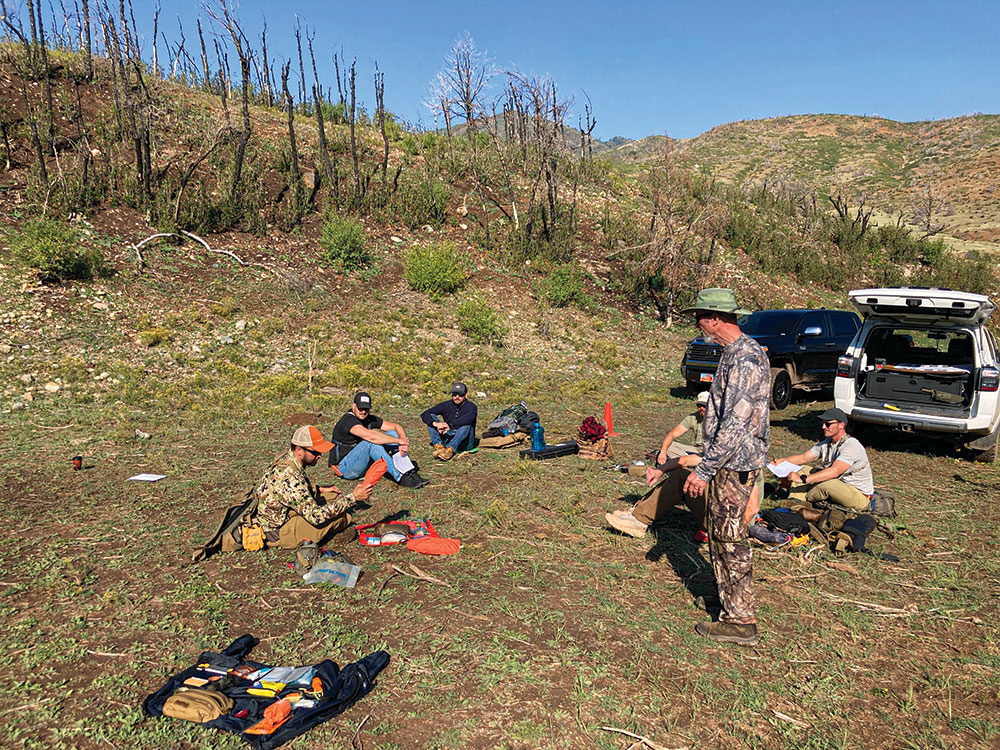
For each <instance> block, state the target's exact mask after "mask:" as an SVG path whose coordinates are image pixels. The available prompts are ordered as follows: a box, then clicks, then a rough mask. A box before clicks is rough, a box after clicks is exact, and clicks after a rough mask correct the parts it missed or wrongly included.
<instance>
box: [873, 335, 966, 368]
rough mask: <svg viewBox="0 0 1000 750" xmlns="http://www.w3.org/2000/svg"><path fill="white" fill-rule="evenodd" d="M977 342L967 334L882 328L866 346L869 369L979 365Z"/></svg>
mask: <svg viewBox="0 0 1000 750" xmlns="http://www.w3.org/2000/svg"><path fill="white" fill-rule="evenodd" d="M973 352H974V342H973V340H972V336H970V335H969V334H968V333H967V332H965V331H935V330H928V329H925V328H907V327H890V326H885V327H880V328H874V329H872V331H871V333H870V334H869V335H868V341H867V343H866V344H865V354H866V355H867V357H868V364H869V365H878V364H882V365H903V364H906V365H950V366H952V367H972V366H974V365H975V355H974V354H973Z"/></svg>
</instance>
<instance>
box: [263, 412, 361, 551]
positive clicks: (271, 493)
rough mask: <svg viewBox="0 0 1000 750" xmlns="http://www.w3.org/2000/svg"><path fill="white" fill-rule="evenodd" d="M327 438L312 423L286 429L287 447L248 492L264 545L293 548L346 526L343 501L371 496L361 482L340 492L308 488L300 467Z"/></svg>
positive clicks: (322, 447)
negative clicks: (254, 498)
mask: <svg viewBox="0 0 1000 750" xmlns="http://www.w3.org/2000/svg"><path fill="white" fill-rule="evenodd" d="M332 447H333V443H331V442H330V441H328V440H326V439H325V438H324V437H323V435H322V433H320V431H319V430H317V429H316V428H315V427H313V426H312V425H306V426H305V427H300V428H298V429H297V430H296V431H295V432H294V433H293V434H292V440H291V445H290V446H289V449H288V452H287V453H283V454H281V455H280V456H278V457H277V458H276V459H275V460H274V461H273V462H272V463H271V465H270V466H268V467H267V471H265V472H264V476H263V477H262V478H261V480H260V482H258V483H257V486H256V487H255V488H254V489H253V490H252V491H251V492H252V493H253V494H254V495H256V496H257V519H258V520H259V521H260V525H261V526H262V527H263V528H264V536H265V537H266V539H267V543H268V545H271V546H276V547H281V548H282V549H295V547H296V546H298V544H299V542H301V541H302V540H303V539H308V540H309V541H311V542H316V543H317V544H318V543H320V542H321V541H323V540H324V539H325V538H326V537H328V536H332V535H334V534H336V533H337V532H338V531H341V530H343V529H345V528H347V526H348V525H350V523H351V516H350V514H349V513H348V512H347V508H348V506H350V505H351V504H352V503H354V502H355V501H357V500H367V499H368V498H369V497H370V496H371V492H372V488H371V486H369V485H367V484H365V483H364V482H362V483H361V484H359V485H358V486H357V487H355V489H354V491H353V492H352V493H350V494H349V495H347V496H346V497H344V495H343V493H341V491H340V490H339V489H337V488H336V487H334V486H333V485H329V486H326V487H315V488H314V487H313V486H312V483H311V482H310V481H309V477H307V476H306V467H307V466H315V465H316V462H317V461H318V460H319V457H320V456H322V455H323V454H324V453H326V452H327V451H329V450H330V448H332Z"/></svg>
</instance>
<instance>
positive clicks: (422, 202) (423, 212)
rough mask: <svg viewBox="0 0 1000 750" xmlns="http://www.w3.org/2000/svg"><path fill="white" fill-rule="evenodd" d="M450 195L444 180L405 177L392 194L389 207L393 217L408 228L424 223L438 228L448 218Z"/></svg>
mask: <svg viewBox="0 0 1000 750" xmlns="http://www.w3.org/2000/svg"><path fill="white" fill-rule="evenodd" d="M450 197H451V194H450V193H449V192H448V187H447V186H446V185H445V184H444V183H442V182H438V181H433V182H432V181H430V180H426V179H423V178H421V179H419V180H414V179H412V178H404V179H403V180H402V181H401V182H400V184H399V187H398V189H397V190H396V191H395V192H394V193H393V194H392V196H391V199H390V203H389V209H390V212H391V215H392V216H393V218H395V219H396V221H398V222H399V223H400V224H403V225H404V226H406V227H407V228H408V229H414V228H416V227H419V226H423V225H424V224H430V225H431V226H432V227H435V228H436V227H440V226H441V225H443V224H444V223H445V220H446V219H447V218H448V199H449V198H450Z"/></svg>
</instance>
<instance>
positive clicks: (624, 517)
mask: <svg viewBox="0 0 1000 750" xmlns="http://www.w3.org/2000/svg"><path fill="white" fill-rule="evenodd" d="M604 520H606V521H607V522H608V525H609V526H611V528H613V529H615V530H617V531H620V532H621V533H623V534H628V535H629V536H634V537H635V538H636V539H642V538H643V537H644V536H646V529H647V528H649V527H648V525H647V524H644V523H643V522H642V521H640V520H639V519H637V518H636V517H635V516H633V515H632V511H630V510H616V511H615V512H614V513H605V514H604Z"/></svg>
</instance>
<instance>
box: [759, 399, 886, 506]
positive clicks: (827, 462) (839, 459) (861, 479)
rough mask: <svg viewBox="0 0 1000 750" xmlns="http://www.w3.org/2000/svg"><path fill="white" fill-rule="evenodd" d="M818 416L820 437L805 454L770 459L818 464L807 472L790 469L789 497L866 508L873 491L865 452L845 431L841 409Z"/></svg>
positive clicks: (779, 461)
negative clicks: (821, 425) (803, 497)
mask: <svg viewBox="0 0 1000 750" xmlns="http://www.w3.org/2000/svg"><path fill="white" fill-rule="evenodd" d="M819 418H820V420H821V421H822V423H823V436H824V439H823V440H821V441H820V442H818V443H816V445H814V446H813V447H812V448H810V449H809V450H807V451H806V452H805V453H799V454H798V455H796V456H785V457H784V458H778V459H775V460H774V461H773V462H772V463H774V464H780V463H781V462H782V461H788V462H789V463H793V464H798V465H804V464H810V463H813V462H818V463H819V467H818V468H814V469H812V470H811V471H810V472H808V473H807V474H800V473H799V472H797V471H793V472H792V473H791V474H789V475H788V478H789V479H790V480H791V482H792V487H791V489H789V491H788V494H789V497H798V498H801V497H802V496H805V499H806V500H808V501H809V502H813V501H816V500H825V501H827V502H830V503H835V504H836V505H842V506H843V507H845V508H852V509H853V510H862V511H866V510H868V509H869V508H870V507H871V500H872V495H873V494H874V492H875V482H874V479H873V478H872V466H871V464H870V463H869V461H868V453H867V452H866V451H865V449H864V446H863V445H861V443H860V442H859V441H858V439H857V438H853V437H851V436H850V435H848V434H847V415H846V414H845V413H844V412H843V411H842V410H841V409H827V410H826V411H825V412H823V413H822V414H820V415H819Z"/></svg>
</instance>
